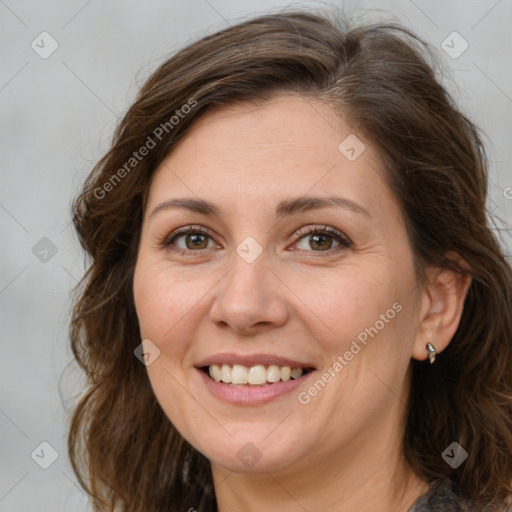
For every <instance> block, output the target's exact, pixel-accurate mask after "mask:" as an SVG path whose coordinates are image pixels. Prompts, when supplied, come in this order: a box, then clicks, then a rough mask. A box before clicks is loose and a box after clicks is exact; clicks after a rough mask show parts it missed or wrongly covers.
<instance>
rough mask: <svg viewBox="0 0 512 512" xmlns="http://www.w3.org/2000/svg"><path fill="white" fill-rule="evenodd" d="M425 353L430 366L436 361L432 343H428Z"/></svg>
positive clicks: (434, 348)
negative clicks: (426, 352)
mask: <svg viewBox="0 0 512 512" xmlns="http://www.w3.org/2000/svg"><path fill="white" fill-rule="evenodd" d="M425 346H426V348H427V351H428V360H429V362H430V364H434V361H435V360H436V355H437V352H436V347H434V345H432V343H430V342H428V343H427V344H426V345H425Z"/></svg>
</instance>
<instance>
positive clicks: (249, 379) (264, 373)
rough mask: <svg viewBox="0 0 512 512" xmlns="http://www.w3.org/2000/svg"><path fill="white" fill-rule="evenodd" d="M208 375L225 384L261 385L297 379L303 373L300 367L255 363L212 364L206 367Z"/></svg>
mask: <svg viewBox="0 0 512 512" xmlns="http://www.w3.org/2000/svg"><path fill="white" fill-rule="evenodd" d="M208 372H209V374H210V377H211V378H212V379H213V380H215V381H217V382H220V381H222V382H224V383H225V384H234V385H241V384H250V385H253V386H262V385H265V384H268V383H274V382H279V381H283V382H286V381H289V380H290V379H298V378H299V377H301V376H302V374H303V369H302V368H290V367H289V366H278V365H276V364H271V365H269V366H268V367H265V366H264V365H262V364H257V365H255V366H251V367H250V368H248V367H247V366H244V365H241V364H235V365H233V366H230V365H229V364H223V365H222V366H219V365H218V364H212V365H210V366H209V368H208Z"/></svg>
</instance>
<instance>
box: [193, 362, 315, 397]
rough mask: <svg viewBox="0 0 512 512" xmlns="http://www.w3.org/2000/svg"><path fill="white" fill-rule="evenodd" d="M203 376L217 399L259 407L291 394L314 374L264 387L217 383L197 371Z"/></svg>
mask: <svg viewBox="0 0 512 512" xmlns="http://www.w3.org/2000/svg"><path fill="white" fill-rule="evenodd" d="M197 371H198V372H199V373H200V374H201V378H202V379H203V382H204V384H205V385H206V387H207V389H208V390H209V391H210V392H211V393H212V394H213V395H214V396H216V397H217V398H220V399H221V400H224V401H226V402H229V403H232V404H236V405H259V404H264V403H267V402H270V401H272V400H275V399H276V398H279V397H281V396H283V395H286V394H288V393H291V392H292V391H294V390H296V389H297V388H298V387H299V386H301V385H302V384H303V383H304V381H305V380H306V379H308V378H309V377H310V375H312V374H313V373H314V371H311V372H309V373H306V374H305V375H303V376H302V377H299V378H298V379H292V380H288V381H286V382H284V381H280V382H274V383H273V384H267V385H264V386H250V385H240V386H233V385H231V384H226V383H224V382H217V381H216V380H213V379H212V378H211V377H209V376H208V375H206V373H205V372H204V371H203V370H197Z"/></svg>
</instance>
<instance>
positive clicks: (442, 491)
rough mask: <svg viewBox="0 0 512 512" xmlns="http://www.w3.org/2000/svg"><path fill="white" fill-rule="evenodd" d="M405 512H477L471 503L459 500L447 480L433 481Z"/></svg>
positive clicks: (463, 499) (450, 482)
mask: <svg viewBox="0 0 512 512" xmlns="http://www.w3.org/2000/svg"><path fill="white" fill-rule="evenodd" d="M407 512H478V511H477V509H476V508H475V506H474V505H473V504H472V502H471V501H470V500H468V499H465V498H461V497H460V496H459V495H458V494H457V493H456V492H455V486H454V484H453V482H452V481H451V480H449V479H444V480H441V479H440V480H434V482H432V485H431V487H430V489H429V490H428V491H427V492H426V493H425V494H422V495H421V496H420V497H419V498H418V499H417V500H416V501H415V502H414V504H413V506H412V507H411V508H410V509H409V510H408V511H407Z"/></svg>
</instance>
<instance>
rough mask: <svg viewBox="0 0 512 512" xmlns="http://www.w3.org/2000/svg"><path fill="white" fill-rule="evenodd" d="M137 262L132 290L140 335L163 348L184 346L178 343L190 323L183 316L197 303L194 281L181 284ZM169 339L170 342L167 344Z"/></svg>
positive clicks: (173, 349) (157, 268)
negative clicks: (179, 334) (180, 334)
mask: <svg viewBox="0 0 512 512" xmlns="http://www.w3.org/2000/svg"><path fill="white" fill-rule="evenodd" d="M160 267H161V265H157V264H155V265H151V264H146V263H144V262H141V263H140V264H137V267H136V270H135V276H134V284H133V293H134V300H135V308H136V311H137V317H138V320H139V325H140V332H141V337H142V338H149V339H150V340H151V341H153V342H154V343H155V344H157V345H158V347H159V348H160V349H161V350H162V351H164V352H166V353H167V352H168V351H171V352H173V353H176V352H179V351H181V350H183V349H184V347H183V344H180V343H179V339H181V336H177V334H178V333H180V332H181V333H182V332H183V329H186V328H187V326H190V322H189V321H187V320H186V319H187V318H188V316H189V315H191V314H193V311H194V309H195V308H197V306H198V304H199V303H200V298H201V295H200V290H196V288H197V286H195V285H196V284H197V283H195V282H189V283H183V282H180V280H177V279H175V277H174V275H173V273H172V272H170V271H168V270H167V271H165V269H162V268H160ZM171 341H172V343H171Z"/></svg>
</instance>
